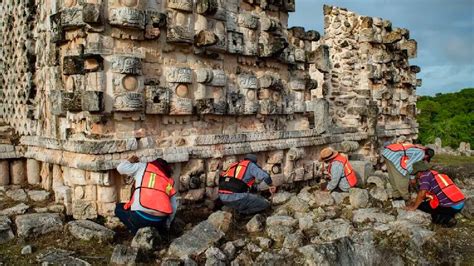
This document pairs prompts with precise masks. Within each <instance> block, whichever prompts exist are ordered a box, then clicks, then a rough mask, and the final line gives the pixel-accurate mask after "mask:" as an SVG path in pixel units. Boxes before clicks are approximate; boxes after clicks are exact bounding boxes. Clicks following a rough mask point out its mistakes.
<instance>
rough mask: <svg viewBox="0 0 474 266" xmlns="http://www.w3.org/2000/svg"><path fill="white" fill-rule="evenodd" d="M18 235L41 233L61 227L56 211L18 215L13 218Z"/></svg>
mask: <svg viewBox="0 0 474 266" xmlns="http://www.w3.org/2000/svg"><path fill="white" fill-rule="evenodd" d="M15 224H16V228H17V233H18V236H21V237H29V236H33V235H43V234H47V233H50V232H54V231H61V230H62V229H63V222H62V220H61V217H60V216H59V214H57V213H33V214H23V215H19V216H17V217H16V219H15Z"/></svg>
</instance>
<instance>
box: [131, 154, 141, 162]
mask: <svg viewBox="0 0 474 266" xmlns="http://www.w3.org/2000/svg"><path fill="white" fill-rule="evenodd" d="M128 161H129V162H131V163H138V162H139V161H140V159H139V158H138V157H137V156H136V155H132V157H130V158H128Z"/></svg>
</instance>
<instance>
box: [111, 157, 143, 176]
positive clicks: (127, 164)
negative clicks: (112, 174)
mask: <svg viewBox="0 0 474 266" xmlns="http://www.w3.org/2000/svg"><path fill="white" fill-rule="evenodd" d="M139 169H140V163H138V157H136V156H132V157H130V158H129V159H128V160H126V161H122V162H121V163H120V164H119V165H118V166H117V171H118V172H119V173H120V174H121V175H128V176H134V175H135V174H136V173H137V172H138V170H139Z"/></svg>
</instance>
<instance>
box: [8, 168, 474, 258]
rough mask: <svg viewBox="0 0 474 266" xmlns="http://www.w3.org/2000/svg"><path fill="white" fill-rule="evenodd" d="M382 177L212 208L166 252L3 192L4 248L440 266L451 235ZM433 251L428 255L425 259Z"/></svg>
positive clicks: (33, 193) (37, 195)
mask: <svg viewBox="0 0 474 266" xmlns="http://www.w3.org/2000/svg"><path fill="white" fill-rule="evenodd" d="M376 174H377V175H374V176H370V177H369V178H368V179H367V188H352V189H351V190H350V191H349V192H347V193H339V192H332V193H329V192H324V191H320V189H319V186H318V185H316V186H307V187H304V188H303V189H301V190H300V191H299V192H295V193H291V192H286V191H281V192H278V193H276V194H275V195H274V196H273V197H272V198H271V200H272V204H273V209H272V211H271V212H270V213H266V214H257V215H255V216H253V217H235V215H233V213H231V212H227V211H216V212H214V213H212V214H211V215H210V216H209V217H208V218H207V219H206V220H204V221H202V222H200V223H198V224H197V225H195V226H192V225H188V226H187V227H188V230H187V231H185V232H184V233H183V234H182V235H181V236H180V237H178V238H175V239H174V240H172V241H171V242H170V243H169V245H167V244H166V245H163V243H164V242H165V241H164V240H163V239H162V238H161V237H160V234H159V233H158V232H157V231H156V230H155V229H152V228H142V229H140V230H139V232H138V233H137V234H136V235H135V237H134V238H133V240H132V241H120V240H118V239H117V237H116V233H115V232H114V231H113V230H111V229H109V228H107V227H106V226H108V227H111V228H114V226H112V224H111V223H107V224H106V226H103V225H100V224H99V223H96V222H93V221H90V220H73V221H69V222H65V219H66V218H67V217H65V216H64V211H65V210H64V207H63V206H61V205H47V204H43V205H44V206H47V207H34V205H38V203H47V200H48V198H49V193H48V192H46V191H42V190H25V189H19V188H16V187H8V188H7V187H2V189H1V190H0V199H1V200H2V202H10V205H12V207H8V208H3V207H5V206H2V208H3V209H2V210H1V211H0V244H6V245H8V243H12V241H15V238H18V240H22V241H21V243H24V244H26V245H23V247H22V250H21V253H22V254H25V256H28V255H30V254H31V253H32V252H33V251H35V249H36V248H35V241H36V237H37V236H41V235H45V234H51V233H54V232H58V233H59V234H62V235H64V237H66V235H68V236H72V237H73V238H74V239H79V240H83V241H90V242H88V243H90V245H94V244H95V243H102V245H108V246H110V250H111V249H112V245H114V244H115V247H114V249H113V252H112V255H111V257H110V262H111V263H112V264H133V263H140V262H150V260H151V262H154V261H155V260H156V261H157V262H160V263H163V265H179V263H181V262H184V263H185V265H197V264H201V263H205V264H206V265H225V264H231V265H250V264H254V263H255V264H259V265H262V264H265V265H267V264H270V265H272V264H273V265H277V264H279V265H281V263H287V264H290V263H298V264H305V265H321V264H325V265H328V264H334V263H335V264H354V263H355V264H364V265H366V264H370V265H374V264H381V263H383V262H385V261H387V259H390V261H392V262H397V263H434V261H433V260H434V259H437V255H436V254H439V252H440V250H441V249H440V243H441V242H442V241H445V240H449V239H446V238H449V236H445V235H443V234H440V233H439V232H437V231H438V230H442V229H440V228H438V227H436V226H433V225H431V217H430V215H429V214H426V213H424V212H421V211H415V212H410V211H405V210H404V209H403V207H404V202H403V201H394V200H392V199H391V187H390V184H389V183H387V179H386V176H385V175H384V174H383V173H381V172H376ZM457 182H458V183H459V184H460V186H461V187H462V188H463V190H464V192H465V194H466V196H467V197H468V200H467V203H466V207H465V209H464V210H463V212H462V215H461V217H462V219H461V221H464V222H465V221H466V219H465V218H467V223H469V221H470V220H469V219H472V217H473V215H474V204H473V200H472V199H473V198H474V197H473V196H474V182H473V181H472V180H471V179H465V180H458V181H457ZM13 203H14V204H13ZM30 205H31V206H30ZM464 222H462V223H461V225H458V227H460V230H465V231H466V232H467V234H468V235H469V234H471V237H472V230H471V229H472V228H469V227H467V228H464V227H463V225H462V224H463V223H464ZM450 230H452V229H450ZM443 237H444V240H443ZM440 238H441V240H440ZM59 241H61V240H59ZM451 241H452V239H451ZM427 246H429V247H431V249H430V251H432V253H430V252H426V247H427ZM0 247H1V246H0ZM160 249H161V250H160ZM433 250H434V251H433ZM433 254H435V255H433ZM32 255H35V258H36V260H37V261H39V262H55V263H57V262H58V261H59V262H64V263H75V264H79V265H88V263H89V262H87V257H81V256H78V257H74V252H73V251H67V250H63V249H58V248H55V246H54V244H53V245H52V246H51V247H50V248H48V249H46V250H38V251H37V252H36V253H34V254H32ZM451 255H452V256H450V257H449V259H454V260H457V261H461V260H463V259H465V258H463V257H462V256H463V254H457V253H456V252H452V254H451ZM444 259H448V258H446V257H445V258H444ZM107 260H108V259H107Z"/></svg>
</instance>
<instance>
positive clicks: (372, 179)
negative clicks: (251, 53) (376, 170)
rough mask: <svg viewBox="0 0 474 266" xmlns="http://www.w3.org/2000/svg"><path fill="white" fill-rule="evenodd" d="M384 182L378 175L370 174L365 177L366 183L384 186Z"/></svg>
mask: <svg viewBox="0 0 474 266" xmlns="http://www.w3.org/2000/svg"><path fill="white" fill-rule="evenodd" d="M386 183H387V182H386V181H384V180H383V179H382V178H381V177H380V176H376V175H372V176H369V178H367V184H375V185H376V186H377V187H378V188H385V184H386Z"/></svg>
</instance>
